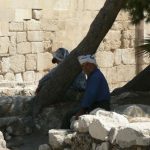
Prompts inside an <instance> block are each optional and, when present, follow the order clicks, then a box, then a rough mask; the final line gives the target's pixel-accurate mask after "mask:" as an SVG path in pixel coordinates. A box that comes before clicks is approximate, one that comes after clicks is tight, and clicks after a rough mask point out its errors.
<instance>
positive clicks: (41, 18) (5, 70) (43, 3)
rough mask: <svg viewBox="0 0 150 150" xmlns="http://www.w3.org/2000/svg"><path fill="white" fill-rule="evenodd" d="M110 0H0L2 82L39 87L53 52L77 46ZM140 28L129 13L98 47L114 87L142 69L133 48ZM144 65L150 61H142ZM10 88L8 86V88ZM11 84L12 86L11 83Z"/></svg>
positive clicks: (121, 14)
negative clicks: (132, 22) (135, 24)
mask: <svg viewBox="0 0 150 150" xmlns="http://www.w3.org/2000/svg"><path fill="white" fill-rule="evenodd" d="M104 2H105V0H102V1H99V0H94V1H93V0H32V1H31V0H26V1H24V0H19V1H18V0H13V1H11V0H1V1H0V8H1V9H0V84H1V87H2V85H3V83H8V82H9V83H12V82H13V83H21V84H24V85H25V86H26V85H27V84H28V85H29V84H30V85H36V83H37V82H38V80H39V79H40V78H41V77H42V76H43V75H44V74H45V73H46V72H47V71H48V70H49V69H50V68H52V67H54V66H53V65H52V63H51V58H52V55H51V52H53V51H55V50H56V49H57V48H58V47H65V48H67V49H69V50H72V49H73V48H75V47H76V46H77V45H78V43H79V42H80V41H81V40H82V39H83V37H84V36H85V34H86V33H87V31H88V29H89V26H90V24H91V22H92V20H93V19H94V17H95V16H96V14H97V13H98V11H99V9H100V8H101V7H102V6H103V4H104ZM136 32H138V31H137V30H135V26H132V25H131V24H130V21H129V16H128V14H127V13H125V12H120V14H119V15H118V17H117V19H116V22H115V23H114V25H113V26H112V28H111V30H110V31H109V32H108V34H107V36H106V37H105V38H104V40H103V41H102V43H101V45H100V47H99V48H98V51H97V54H96V56H97V61H98V65H99V67H100V68H101V69H102V71H103V72H104V74H105V76H106V78H107V80H108V81H109V85H110V87H111V89H113V88H115V87H118V86H121V85H123V84H125V83H126V82H127V81H129V80H130V79H131V78H132V77H134V76H135V75H136V73H137V60H136V56H135V51H134V46H135V40H136ZM142 60H143V61H142V63H141V65H142V66H143V65H144V67H145V66H146V65H147V64H148V63H149V60H148V59H142ZM8 86H10V84H7V85H6V87H8ZM10 87H11V86H10Z"/></svg>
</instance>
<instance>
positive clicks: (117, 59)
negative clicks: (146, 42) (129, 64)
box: [114, 49, 125, 65]
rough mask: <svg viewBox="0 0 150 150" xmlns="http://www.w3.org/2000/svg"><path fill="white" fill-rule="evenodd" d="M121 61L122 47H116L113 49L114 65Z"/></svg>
mask: <svg viewBox="0 0 150 150" xmlns="http://www.w3.org/2000/svg"><path fill="white" fill-rule="evenodd" d="M124 57H125V56H124ZM121 63H122V49H116V50H115V51H114V65H120V64H121Z"/></svg>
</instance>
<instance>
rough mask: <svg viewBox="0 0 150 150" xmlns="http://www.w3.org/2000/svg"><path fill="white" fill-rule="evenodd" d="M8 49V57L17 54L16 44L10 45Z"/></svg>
mask: <svg viewBox="0 0 150 150" xmlns="http://www.w3.org/2000/svg"><path fill="white" fill-rule="evenodd" d="M8 49H9V54H10V55H15V54H16V53H17V46H16V44H12V43H10V45H9V48H8Z"/></svg>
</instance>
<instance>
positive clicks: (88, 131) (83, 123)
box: [49, 107, 150, 150]
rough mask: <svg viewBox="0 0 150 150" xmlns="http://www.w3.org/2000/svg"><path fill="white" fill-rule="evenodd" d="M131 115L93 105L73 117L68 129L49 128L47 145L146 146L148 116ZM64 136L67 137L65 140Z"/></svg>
mask: <svg viewBox="0 0 150 150" xmlns="http://www.w3.org/2000/svg"><path fill="white" fill-rule="evenodd" d="M132 108H133V109H134V107H132ZM135 113H136V112H135ZM131 118H132V115H131V116H126V115H123V114H122V115H121V114H118V113H116V112H108V111H105V110H102V109H95V110H94V111H93V112H91V114H89V115H82V116H80V117H79V119H78V120H76V121H73V122H72V125H71V126H72V129H71V130H61V129H59V130H56V129H55V130H54V129H51V130H49V145H50V146H51V148H52V149H53V150H55V149H56V150H57V149H58V150H59V149H60V150H64V149H69V150H148V147H149V146H150V121H149V117H137V118H134V117H133V119H131ZM142 118H144V120H143V121H142V122H139V121H140V120H142ZM68 135H69V136H68ZM66 137H70V140H69V142H66V140H65V139H66Z"/></svg>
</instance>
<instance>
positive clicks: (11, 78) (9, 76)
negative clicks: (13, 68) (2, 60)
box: [4, 72, 15, 81]
mask: <svg viewBox="0 0 150 150" xmlns="http://www.w3.org/2000/svg"><path fill="white" fill-rule="evenodd" d="M4 78H5V80H8V81H14V80H15V75H14V73H12V72H8V73H6V74H5V76H4Z"/></svg>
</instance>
